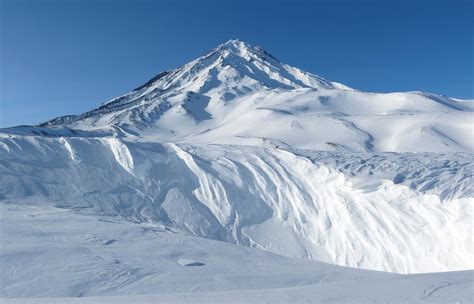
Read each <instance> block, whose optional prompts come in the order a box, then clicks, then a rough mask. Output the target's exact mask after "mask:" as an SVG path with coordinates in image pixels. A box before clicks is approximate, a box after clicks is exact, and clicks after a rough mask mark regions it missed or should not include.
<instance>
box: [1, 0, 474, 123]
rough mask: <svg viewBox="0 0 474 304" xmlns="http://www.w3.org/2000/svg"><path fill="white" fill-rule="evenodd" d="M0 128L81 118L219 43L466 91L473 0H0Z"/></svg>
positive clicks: (345, 78)
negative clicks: (239, 44) (238, 43)
mask: <svg viewBox="0 0 474 304" xmlns="http://www.w3.org/2000/svg"><path fill="white" fill-rule="evenodd" d="M0 3H1V4H0V5H1V6H0V34H1V36H0V39H1V40H0V47H1V48H0V56H1V61H0V126H1V127H5V126H12V125H18V124H35V123H38V122H41V121H44V120H47V119H49V118H53V117H56V116H60V115H65V114H78V113H81V112H84V111H87V110H89V109H91V108H93V107H95V106H97V105H99V104H100V103H102V102H104V101H106V100H108V99H110V98H112V97H115V96H118V95H120V94H123V93H126V92H128V91H130V90H132V89H133V88H135V87H137V86H138V85H140V84H142V83H144V82H146V81H147V80H148V79H149V78H151V77H152V76H154V75H155V74H158V73H159V72H161V71H163V70H166V69H171V68H174V67H178V66H180V65H182V64H184V63H186V62H188V61H190V60H192V59H194V58H196V57H198V56H200V55H203V54H204V53H206V52H207V51H208V50H210V49H211V48H213V47H215V46H217V45H218V44H219V43H222V42H224V41H226V40H229V39H232V38H239V39H240V40H243V41H246V42H248V43H250V44H254V45H260V46H262V47H264V48H265V49H266V50H268V51H269V52H271V53H272V54H273V55H275V56H276V57H277V58H279V59H280V60H281V61H283V62H285V63H288V64H290V65H293V66H296V67H299V68H302V69H304V70H307V71H309V72H312V73H315V74H318V75H320V76H322V77H325V78H327V79H329V80H333V81H338V82H341V83H344V84H347V85H349V86H351V87H354V88H356V89H359V90H363V91H371V92H390V91H408V90H421V91H429V92H434V93H438V94H445V95H448V96H453V97H459V98H474V92H473V86H474V85H473V84H474V78H473V69H474V67H473V56H474V55H473V54H474V49H473V43H474V42H473V39H474V38H473V37H474V31H473V28H474V21H473V20H474V18H473V14H474V13H473V11H474V7H473V6H474V1H472V0H471V1H466V0H464V1H462V0H461V1H456V0H451V1H448V0H446V1H439V0H412V1H409V0H400V1H383V0H379V1H369V0H367V1H354V0H352V1H349V0H346V1H344V0H335V1H329V0H325V1H298V0H296V1H278V0H276V1H264V0H262V1H224V0H221V1H217V0H216V1H211V0H209V1H197V0H195V1H191V0H188V1H179V0H177V1H171V0H169V1H132V0H130V1H112V0H101V1H90V0H83V1H73V0H63V1H60V0H56V1H41V0H36V1H25V0H15V1H9V0H0Z"/></svg>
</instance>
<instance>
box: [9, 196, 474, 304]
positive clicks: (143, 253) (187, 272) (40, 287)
mask: <svg viewBox="0 0 474 304" xmlns="http://www.w3.org/2000/svg"><path fill="white" fill-rule="evenodd" d="M0 214H1V216H2V222H1V224H2V227H3V232H2V233H3V234H2V258H1V260H0V266H1V269H2V276H1V278H2V282H1V283H2V284H1V294H2V296H3V297H4V298H3V299H1V300H0V301H1V302H2V303H42V304H51V303H107V304H111V303H269V302H270V303H289V302H291V303H295V302H296V303H334V302H337V303H400V302H404V303H434V302H437V303H472V300H473V299H472V293H471V291H472V288H473V287H474V284H473V280H474V278H473V276H474V274H473V272H472V271H464V272H446V273H434V274H416V275H398V274H391V273H382V272H374V271H367V270H360V269H352V268H347V267H339V266H334V265H329V264H324V263H320V262H311V261H305V260H301V259H291V258H286V257H282V256H279V255H275V254H271V253H269V252H265V251H262V250H257V249H253V248H247V247H244V246H236V245H232V244H229V243H225V242H217V241H213V240H208V239H204V238H197V237H193V236H189V235H185V234H183V233H181V232H180V231H177V230H172V229H169V228H166V227H163V226H159V225H149V224H144V223H142V224H134V223H130V222H127V221H123V220H120V219H118V218H116V217H107V216H96V215H85V214H80V213H77V212H75V211H72V210H67V209H58V208H55V207H46V206H35V205H29V204H22V205H18V204H14V205H10V204H2V205H1V206H0ZM187 262H189V263H187ZM196 262H198V263H200V264H203V265H201V266H192V265H190V264H193V263H196ZM194 265H195V264H194ZM19 296H21V297H22V298H21V299H19V298H18V297H19ZM12 297H15V298H12ZM32 297H34V298H32Z"/></svg>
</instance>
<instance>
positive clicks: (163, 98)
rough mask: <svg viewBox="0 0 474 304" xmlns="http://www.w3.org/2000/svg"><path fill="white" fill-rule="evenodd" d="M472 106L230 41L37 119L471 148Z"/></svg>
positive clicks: (294, 139) (328, 144)
mask: <svg viewBox="0 0 474 304" xmlns="http://www.w3.org/2000/svg"><path fill="white" fill-rule="evenodd" d="M470 104H471V103H468V102H464V101H459V100H454V99H450V98H448V97H444V96H438V95H434V94H427V93H421V92H408V93H390V94H373V93H363V92H359V91H356V90H353V89H350V88H348V87H347V86H344V85H342V84H339V83H336V82H331V81H328V80H326V79H324V78H322V77H319V76H316V75H314V74H311V73H308V72H305V71H302V70H300V69H298V68H295V67H292V66H289V65H287V64H284V63H282V62H280V61H279V60H278V59H276V58H275V57H274V56H273V55H271V54H270V53H269V52H267V51H266V50H264V49H263V48H261V47H256V46H252V45H249V44H247V43H245V42H242V41H240V40H229V41H227V42H225V43H223V44H221V45H219V46H218V47H216V48H215V49H213V50H211V51H210V52H208V53H207V54H206V55H204V56H202V57H199V58H197V59H195V60H193V61H191V62H189V63H187V64H185V65H183V66H182V67H179V68H176V69H174V70H171V71H164V72H162V73H160V74H158V75H156V76H155V77H153V78H152V79H151V80H150V81H148V82H147V83H145V84H143V85H141V86H140V87H138V88H136V89H134V90H133V91H132V92H130V93H128V94H125V95H123V96H120V97H117V98H114V99H112V100H110V101H108V102H106V103H104V104H102V105H101V106H99V107H98V108H96V109H94V110H91V111H89V112H86V113H84V114H81V115H70V116H64V117H59V118H56V119H53V120H50V121H48V122H45V123H43V124H41V125H40V126H42V127H48V128H58V127H62V126H63V127H64V126H65V127H68V128H72V129H82V130H89V131H90V130H98V129H100V130H112V131H113V132H115V134H116V135H117V136H122V137H127V138H128V137H130V138H141V139H145V140H153V141H160V142H186V143H202V144H208V143H238V144H243V145H272V146H279V147H292V148H308V149H318V150H334V149H335V150H352V151H354V150H355V151H437V152H439V151H472V150H473V149H474V142H473V141H472V140H470V139H469V138H470V136H467V135H468V133H469V128H470V127H469V119H470V115H471V113H472V106H471V105H470ZM439 115H443V116H445V117H449V119H443V120H442V121H441V120H439V119H436V117H438V116H439ZM420 142H421V143H424V145H420V144H419V143H420Z"/></svg>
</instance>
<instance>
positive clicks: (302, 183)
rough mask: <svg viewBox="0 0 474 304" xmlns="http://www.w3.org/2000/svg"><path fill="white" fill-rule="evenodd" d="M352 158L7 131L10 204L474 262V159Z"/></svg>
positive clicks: (3, 160)
mask: <svg viewBox="0 0 474 304" xmlns="http://www.w3.org/2000/svg"><path fill="white" fill-rule="evenodd" d="M343 155H344V157H341V155H338V154H337V153H334V152H315V151H303V150H298V151H289V150H283V149H278V148H269V147H251V146H247V147H245V146H235V145H207V146H196V145H182V144H174V143H167V144H159V143H147V142H127V141H123V140H121V139H118V138H114V137H67V138H66V137H45V136H25V135H11V134H8V135H4V136H2V138H1V140H0V170H1V174H0V184H1V185H2V187H1V188H0V199H1V201H2V202H3V203H7V204H8V203H17V202H22V203H24V204H26V203H28V202H30V203H31V204H34V205H41V202H45V203H44V204H50V202H54V205H55V206H57V207H60V208H68V209H73V210H77V211H80V212H81V213H85V214H94V215H108V216H118V217H121V218H124V219H127V220H129V221H133V222H137V223H153V224H162V225H166V226H168V227H173V228H175V229H178V230H180V231H184V232H186V233H188V234H191V235H194V236H200V237H205V238H209V239H214V240H221V241H227V242H231V243H235V244H242V245H246V246H250V247H257V248H261V249H264V250H267V251H271V252H274V253H278V254H282V255H285V256H290V257H300V258H305V259H310V260H319V261H324V262H329V263H334V264H338V265H343V266H350V267H360V268H366V269H374V270H384V271H391V272H398V273H414V272H435V271H447V270H464V269H472V268H473V267H474V264H473V261H472V256H473V248H472V244H473V240H472V203H473V198H472V185H473V184H474V183H473V180H472V179H473V178H472V169H473V168H472V163H473V159H472V154H449V155H442V154H429V153H428V154H404V155H403V157H401V156H400V155H398V154H390V153H386V154H375V155H370V156H368V155H365V159H364V154H357V153H354V154H352V155H351V154H347V153H343ZM328 159H329V160H328ZM402 166H403V167H404V168H405V170H406V171H407V172H406V173H405V174H402V173H403V172H402V171H400V169H399V168H400V167H402ZM371 170H372V171H373V172H377V173H371ZM341 171H342V172H341ZM410 171H411V172H410ZM410 174H411V175H410ZM446 180H449V181H456V182H455V183H446V182H445V181H446Z"/></svg>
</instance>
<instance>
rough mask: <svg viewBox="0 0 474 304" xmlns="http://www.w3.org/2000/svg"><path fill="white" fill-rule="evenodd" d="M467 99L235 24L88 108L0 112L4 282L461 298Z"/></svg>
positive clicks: (145, 290)
mask: <svg viewBox="0 0 474 304" xmlns="http://www.w3.org/2000/svg"><path fill="white" fill-rule="evenodd" d="M473 109H474V107H473V102H472V101H463V100H459V99H453V98H449V97H446V96H439V95H434V94H429V93H422V92H406V93H389V94H376V93H364V92H360V91H357V90H354V89H352V88H349V87H347V86H344V85H342V84H339V83H336V82H331V81H328V80H325V79H324V78H321V77H319V76H316V75H313V74H310V73H307V72H304V71H301V70H299V69H297V68H294V67H291V66H289V65H286V64H284V63H282V62H280V61H279V60H278V59H276V58H275V57H274V56H273V55H271V54H270V53H268V52H267V51H265V50H263V49H262V48H259V47H253V46H249V45H247V44H245V43H243V42H241V41H238V40H231V41H229V42H227V43H224V44H222V45H220V46H218V47H217V48H216V49H214V50H212V51H211V52H210V53H208V54H207V55H205V56H202V57H200V58H198V59H196V60H194V61H192V62H190V63H188V64H186V65H184V66H182V67H180V68H177V69H175V70H171V71H165V72H163V73H161V74H159V75H157V76H156V77H154V78H153V79H151V80H150V81H149V82H147V83H146V84H144V85H142V86H140V87H138V88H136V89H135V90H133V91H132V92H130V93H128V94H125V95H123V96H121V97H118V98H115V99H113V100H111V101H109V102H106V103H104V104H103V105H101V106H100V107H98V108H97V109H94V110H91V111H89V112H86V113H83V114H80V115H69V116H64V117H59V118H56V119H53V120H50V121H48V122H45V123H43V124H41V125H39V126H19V127H13V128H6V129H2V130H0V210H1V226H0V228H1V230H0V233H1V242H2V243H1V252H0V253H1V255H0V266H1V269H2V274H1V276H0V279H1V281H0V283H1V284H0V285H1V294H0V297H3V298H5V299H4V301H6V302H7V303H8V302H12V303H22V302H30V301H33V300H32V299H31V298H37V297H41V298H43V299H42V300H41V299H36V300H34V301H36V302H38V303H52V302H54V301H56V300H55V299H57V301H58V302H71V303H86V302H90V301H93V302H97V303H99V302H103V303H116V302H137V303H139V302H163V301H169V302H194V301H198V302H199V301H200V302H207V301H218V302H224V301H225V302H229V301H235V302H249V301H254V302H265V301H270V302H289V301H297V302H312V301H314V302H354V301H355V302H402V301H403V302H425V301H426V302H430V301H435V302H436V301H437V302H466V303H469V302H472V300H473V299H472V287H473V285H472V281H473V280H474V278H473V272H472V271H469V270H470V269H473V267H474V258H473V257H474V254H473V253H474V248H473V246H474V245H473V244H474V242H473V235H472V228H473V202H474V178H473V176H472V173H473V171H474V154H473V150H474V134H473V130H474V125H473V124H474V116H473ZM239 245H243V246H239ZM322 262H325V263H330V264H336V265H339V266H336V265H329V264H324V263H322ZM340 266H345V267H340ZM350 267H354V268H362V269H354V268H350ZM363 269H365V270H363ZM373 270H380V271H385V272H383V273H382V272H375V271H373ZM461 270H465V271H461ZM454 271H459V272H454ZM389 272H392V273H389ZM427 272H443V273H435V274H414V273H427ZM395 273H399V274H395ZM400 274H409V275H400ZM98 296H100V297H98ZM104 296H105V297H104ZM69 297H85V298H84V300H80V299H79V298H77V299H71V298H69ZM90 297H94V298H90ZM6 298H8V300H7V299H6ZM13 298H15V299H13Z"/></svg>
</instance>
